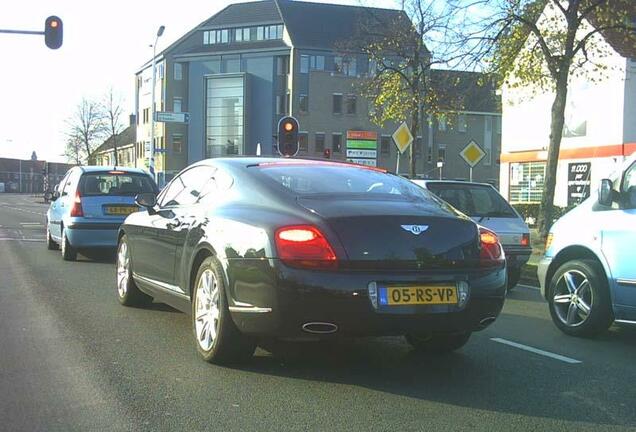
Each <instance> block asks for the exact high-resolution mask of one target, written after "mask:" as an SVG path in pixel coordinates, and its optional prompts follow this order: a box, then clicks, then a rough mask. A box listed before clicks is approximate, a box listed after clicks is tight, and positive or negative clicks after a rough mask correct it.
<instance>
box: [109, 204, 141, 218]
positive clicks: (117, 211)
mask: <svg viewBox="0 0 636 432" xmlns="http://www.w3.org/2000/svg"><path fill="white" fill-rule="evenodd" d="M136 211H137V207H133V206H106V207H104V212H105V213H106V214H109V215H118V216H127V215H129V214H131V213H134V212H136Z"/></svg>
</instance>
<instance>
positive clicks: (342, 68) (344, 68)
mask: <svg viewBox="0 0 636 432" xmlns="http://www.w3.org/2000/svg"><path fill="white" fill-rule="evenodd" d="M333 63H334V72H337V73H341V74H343V75H348V76H356V73H357V67H356V59H355V57H349V56H346V57H342V56H336V57H334V58H333Z"/></svg>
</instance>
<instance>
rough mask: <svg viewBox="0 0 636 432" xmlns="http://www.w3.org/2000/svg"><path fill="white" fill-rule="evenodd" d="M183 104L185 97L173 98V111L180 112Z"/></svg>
mask: <svg viewBox="0 0 636 432" xmlns="http://www.w3.org/2000/svg"><path fill="white" fill-rule="evenodd" d="M182 104H183V99H182V98H180V97H176V98H173V99H172V112H176V113H180V112H181V107H182Z"/></svg>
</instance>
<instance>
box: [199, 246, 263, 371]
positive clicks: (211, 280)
mask: <svg viewBox="0 0 636 432" xmlns="http://www.w3.org/2000/svg"><path fill="white" fill-rule="evenodd" d="M224 281H225V278H224V273H223V269H222V267H221V265H220V263H219V262H218V260H217V259H216V258H214V257H208V258H206V259H205V260H204V261H203V262H202V263H201V266H200V267H199V271H198V272H197V276H196V279H195V280H194V286H193V287H192V331H193V333H194V339H195V343H196V347H197V351H198V352H199V354H200V355H201V357H203V360H205V361H206V362H208V363H214V364H231V363H237V362H240V361H245V360H247V359H249V358H251V357H252V355H253V354H254V350H255V349H256V343H255V341H254V340H253V339H252V338H250V337H248V336H246V335H244V334H242V333H241V332H240V331H239V329H238V328H237V327H236V325H235V324H234V321H232V317H231V316H230V312H229V309H228V305H227V295H226V289H225V282H224Z"/></svg>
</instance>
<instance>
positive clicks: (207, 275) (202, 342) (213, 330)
mask: <svg viewBox="0 0 636 432" xmlns="http://www.w3.org/2000/svg"><path fill="white" fill-rule="evenodd" d="M196 290H197V291H196V306H195V319H194V325H195V333H196V337H197V343H198V344H199V346H200V347H201V349H203V350H204V351H209V350H210V349H212V347H213V346H214V342H215V340H216V337H217V333H218V329H219V317H220V308H219V285H218V283H217V280H216V276H214V272H213V271H212V270H211V269H206V270H205V271H204V272H203V273H202V274H201V277H200V278H199V280H198V281H197V287H196Z"/></svg>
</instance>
